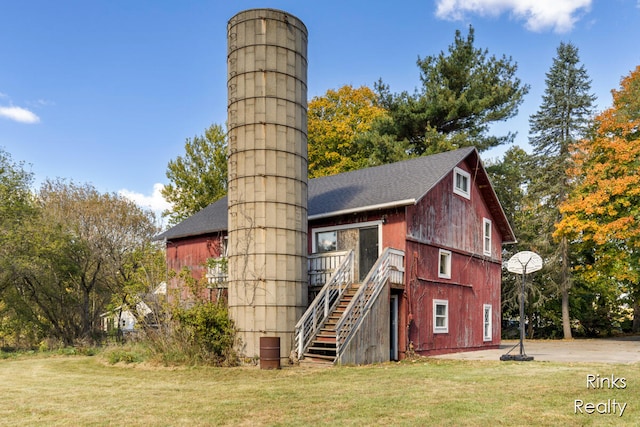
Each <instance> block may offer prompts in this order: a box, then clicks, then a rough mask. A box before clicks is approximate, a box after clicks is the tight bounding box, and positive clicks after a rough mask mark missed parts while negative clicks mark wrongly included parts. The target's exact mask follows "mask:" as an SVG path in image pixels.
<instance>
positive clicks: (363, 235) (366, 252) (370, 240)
mask: <svg viewBox="0 0 640 427" xmlns="http://www.w3.org/2000/svg"><path fill="white" fill-rule="evenodd" d="M359 237H360V238H359V249H360V250H359V252H360V257H359V258H360V259H359V263H358V264H359V267H360V268H359V270H360V281H362V280H363V279H364V278H365V277H367V274H369V270H371V267H373V264H375V263H376V260H377V259H378V227H369V228H361V229H360V236H359Z"/></svg>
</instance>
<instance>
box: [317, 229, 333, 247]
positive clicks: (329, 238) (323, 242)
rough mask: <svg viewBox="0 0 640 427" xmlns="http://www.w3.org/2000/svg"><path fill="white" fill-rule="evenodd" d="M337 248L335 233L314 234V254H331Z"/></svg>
mask: <svg viewBox="0 0 640 427" xmlns="http://www.w3.org/2000/svg"><path fill="white" fill-rule="evenodd" d="M337 247H338V232H337V231H322V232H319V233H316V252H333V251H335V250H336V249H337Z"/></svg>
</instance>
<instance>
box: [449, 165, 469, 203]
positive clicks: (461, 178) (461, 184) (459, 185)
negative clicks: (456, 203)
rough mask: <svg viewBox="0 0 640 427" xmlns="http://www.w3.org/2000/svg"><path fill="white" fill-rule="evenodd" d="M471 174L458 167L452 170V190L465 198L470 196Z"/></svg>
mask: <svg viewBox="0 0 640 427" xmlns="http://www.w3.org/2000/svg"><path fill="white" fill-rule="evenodd" d="M470 185H471V175H469V172H467V171H464V170H462V169H460V168H455V169H454V170H453V192H454V193H455V194H457V195H459V196H462V197H464V198H466V199H470V198H471V191H470Z"/></svg>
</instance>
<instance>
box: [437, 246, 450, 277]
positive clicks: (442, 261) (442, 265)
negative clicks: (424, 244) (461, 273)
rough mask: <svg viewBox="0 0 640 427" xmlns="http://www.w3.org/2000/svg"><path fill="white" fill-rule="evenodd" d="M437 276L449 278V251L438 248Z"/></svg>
mask: <svg viewBox="0 0 640 427" xmlns="http://www.w3.org/2000/svg"><path fill="white" fill-rule="evenodd" d="M438 277H439V278H441V279H451V252H449V251H445V250H444V249H440V252H439V257H438Z"/></svg>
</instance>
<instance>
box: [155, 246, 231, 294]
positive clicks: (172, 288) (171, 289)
mask: <svg viewBox="0 0 640 427" xmlns="http://www.w3.org/2000/svg"><path fill="white" fill-rule="evenodd" d="M222 238H223V236H221V235H219V234H216V235H204V236H194V237H188V238H184V239H176V240H172V241H167V245H166V247H167V253H166V257H167V269H168V270H169V271H174V272H175V273H180V271H181V270H182V269H183V268H184V267H187V268H188V269H189V270H190V271H191V275H192V276H193V278H195V279H198V280H200V279H202V280H206V279H204V277H205V274H206V273H207V267H206V262H207V259H209V258H217V257H219V256H220V250H221V244H220V242H221V239H222ZM168 295H169V300H170V301H175V300H176V299H178V301H181V302H183V301H191V300H193V298H194V295H192V294H191V293H190V292H189V290H188V289H187V288H186V287H185V286H183V284H182V283H181V281H180V280H179V279H178V278H177V277H174V278H172V279H170V280H169V283H168ZM198 297H199V298H201V299H205V300H208V301H214V300H215V299H216V298H217V291H216V290H215V289H205V290H203V292H202V294H201V295H199V296H198Z"/></svg>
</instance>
